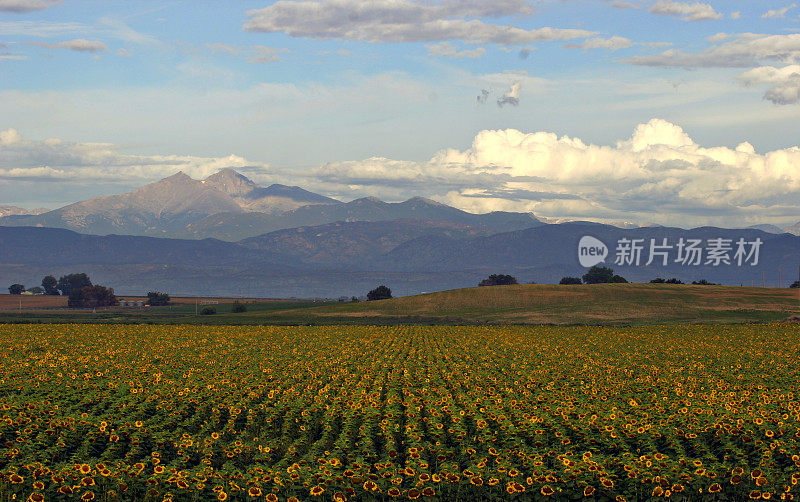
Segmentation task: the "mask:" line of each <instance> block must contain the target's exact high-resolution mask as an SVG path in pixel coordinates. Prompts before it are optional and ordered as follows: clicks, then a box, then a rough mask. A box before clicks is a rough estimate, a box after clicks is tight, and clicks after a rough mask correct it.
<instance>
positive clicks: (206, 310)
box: [200, 307, 217, 315]
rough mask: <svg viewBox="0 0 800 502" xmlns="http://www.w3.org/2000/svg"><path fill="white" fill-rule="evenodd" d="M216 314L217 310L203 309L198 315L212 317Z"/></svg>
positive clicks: (212, 308) (211, 308)
mask: <svg viewBox="0 0 800 502" xmlns="http://www.w3.org/2000/svg"><path fill="white" fill-rule="evenodd" d="M216 313H217V309H215V308H214V307H203V308H202V309H200V315H214V314H216Z"/></svg>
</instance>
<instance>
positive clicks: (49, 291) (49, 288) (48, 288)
mask: <svg viewBox="0 0 800 502" xmlns="http://www.w3.org/2000/svg"><path fill="white" fill-rule="evenodd" d="M42 288H43V289H44V294H46V295H57V294H58V281H57V280H56V278H55V277H53V276H52V275H48V276H45V278H44V279H42Z"/></svg>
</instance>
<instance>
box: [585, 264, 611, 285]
mask: <svg viewBox="0 0 800 502" xmlns="http://www.w3.org/2000/svg"><path fill="white" fill-rule="evenodd" d="M613 278H614V270H613V269H610V268H608V267H600V266H597V265H595V266H594V267H592V268H590V269H589V271H588V272H586V273H585V274H583V282H584V283H586V284H605V283H608V282H611V279H613Z"/></svg>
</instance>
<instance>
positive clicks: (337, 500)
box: [333, 492, 347, 502]
mask: <svg viewBox="0 0 800 502" xmlns="http://www.w3.org/2000/svg"><path fill="white" fill-rule="evenodd" d="M346 500H347V497H346V496H345V494H344V493H342V492H336V493H334V494H333V502H345V501H346Z"/></svg>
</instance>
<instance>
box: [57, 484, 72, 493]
mask: <svg viewBox="0 0 800 502" xmlns="http://www.w3.org/2000/svg"><path fill="white" fill-rule="evenodd" d="M58 493H60V494H62V495H69V494H70V493H72V487H71V486H67V485H64V486H62V487H60V488H59V489H58Z"/></svg>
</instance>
